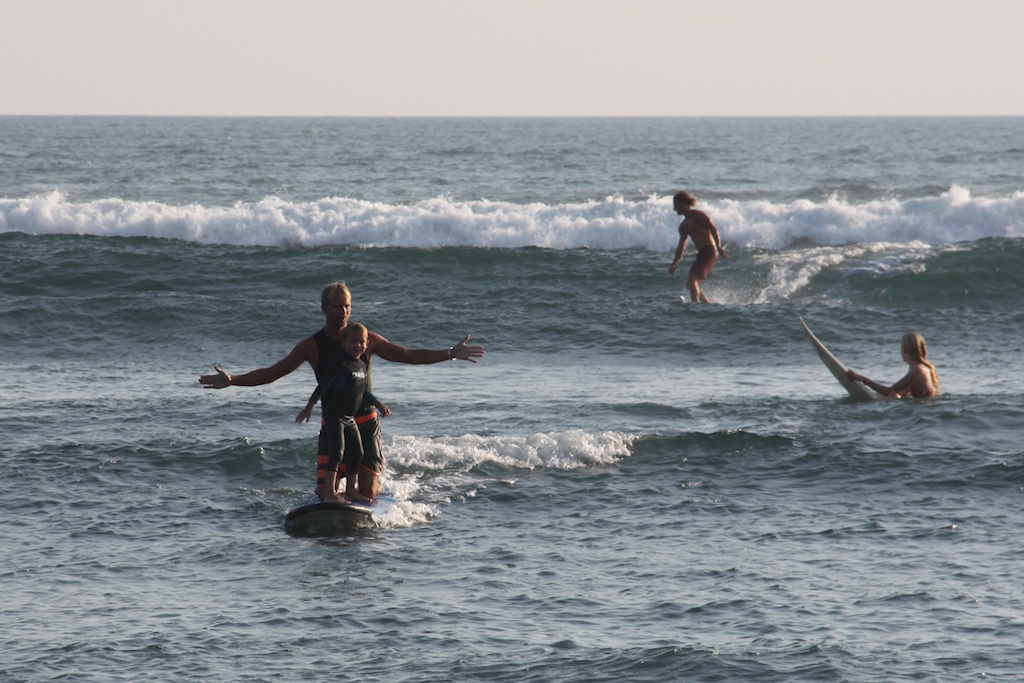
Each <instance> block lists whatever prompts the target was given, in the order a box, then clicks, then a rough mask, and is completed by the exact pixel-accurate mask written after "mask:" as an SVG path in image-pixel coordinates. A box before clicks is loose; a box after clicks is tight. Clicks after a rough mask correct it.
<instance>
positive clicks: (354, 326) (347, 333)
mask: <svg viewBox="0 0 1024 683" xmlns="http://www.w3.org/2000/svg"><path fill="white" fill-rule="evenodd" d="M369 334H370V332H369V330H367V329H366V325H363V324H362V323H349V324H348V325H345V329H343V330H342V331H341V338H342V339H348V338H349V337H354V336H358V337H361V338H366V337H367V336H369Z"/></svg>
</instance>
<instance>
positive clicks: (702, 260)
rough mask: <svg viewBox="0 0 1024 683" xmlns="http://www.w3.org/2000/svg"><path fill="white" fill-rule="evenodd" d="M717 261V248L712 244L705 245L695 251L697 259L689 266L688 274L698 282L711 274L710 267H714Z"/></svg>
mask: <svg viewBox="0 0 1024 683" xmlns="http://www.w3.org/2000/svg"><path fill="white" fill-rule="evenodd" d="M717 262H718V249H717V248H716V247H713V246H707V247H704V248H703V249H701V250H700V251H698V252H697V259H696V260H695V261H694V262H693V265H692V266H690V275H692V276H693V277H694V279H696V280H697V281H698V282H700V281H701V280H704V279H706V278H707V276H708V275H711V269H712V268H714V267H715V264H716V263H717Z"/></svg>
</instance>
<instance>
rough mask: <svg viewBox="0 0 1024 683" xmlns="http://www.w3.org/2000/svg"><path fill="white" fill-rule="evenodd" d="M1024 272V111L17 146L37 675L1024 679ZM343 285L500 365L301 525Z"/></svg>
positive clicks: (22, 618) (25, 667) (119, 133)
mask: <svg viewBox="0 0 1024 683" xmlns="http://www.w3.org/2000/svg"><path fill="white" fill-rule="evenodd" d="M678 189H687V190H689V191H691V192H692V193H693V194H695V195H696V196H697V198H698V201H699V203H698V208H702V209H704V210H705V211H707V212H708V214H709V215H710V216H711V217H712V219H713V220H714V221H715V223H716V224H717V226H718V228H719V230H720V232H721V234H722V236H723V238H724V240H725V243H726V248H727V249H728V250H729V252H730V254H731V258H729V259H728V260H721V261H719V263H718V265H717V267H716V268H715V270H714V272H713V274H712V275H711V277H710V278H709V279H708V280H707V282H706V291H707V293H708V295H709V296H710V298H711V299H712V301H713V303H712V304H711V305H695V304H691V303H689V302H688V297H687V296H685V294H686V293H685V291H684V281H685V272H686V270H687V269H688V268H689V264H690V263H691V262H692V258H693V252H692V251H690V252H689V253H688V254H687V256H686V258H685V260H684V262H683V265H682V266H681V268H680V274H679V275H677V276H676V277H669V276H668V274H667V268H668V265H669V262H670V260H671V256H672V251H673V249H674V246H675V243H676V239H677V233H676V226H677V225H678V217H677V216H675V215H674V214H673V212H672V199H671V197H672V194H673V193H674V192H675V191H676V190H678ZM1022 263H1024V119H1021V118H990V119H989V118H953V119H930V118H888V119H873V118H854V119H841V118H836V119H789V118H780V119H742V118H740V119H729V118H714V119H712V118H708V119H401V118H395V119H358V118H354V119H345V118H338V119H332V118H314V119H302V118H282V119H259V118H237V119H233V118H224V119H219V118H59V117H55V118H47V117H6V118H0V349H2V354H0V377H2V379H0V549H2V553H3V562H2V564H0V586H2V587H3V602H2V605H3V606H2V608H0V680H2V681H4V682H5V683H15V682H20V681H31V682H35V681H74V682H76V683H78V682H93V681H95V682H104V683H106V682H109V681H132V682H135V681H146V680H152V681H162V682H165V683H173V682H177V681H218V682H227V683H230V682H236V681H237V682H257V681H267V682H270V681H273V682H275V683H276V682H278V681H331V682H336V681H353V682H358V683H372V682H381V683H397V682H409V683H431V682H441V681H460V682H466V683H473V682H481V683H483V682H509V683H577V682H578V683H591V682H603V681H608V682H612V681H614V682H616V683H619V682H623V681H628V682H648V681H649V682H652V683H654V682H663V681H729V682H732V681H757V682H758V683H765V682H773V681H778V682H790V681H865V682H877V681H885V682H887V683H894V682H904V681H941V682H945V681H950V682H960V681H1022V680H1024V543H1022V537H1021V533H1022V529H1024V510H1022V507H1024V446H1022V443H1024V438H1022V431H1024V429H1022V428H1024V334H1022V331H1024V267H1022V265H1021V264H1022ZM335 280H344V281H345V282H347V284H348V285H349V287H350V288H351V290H352V292H353V297H354V311H353V315H352V319H353V320H354V321H359V322H363V323H364V324H366V325H367V326H368V327H369V328H370V329H371V330H373V331H375V332H378V333H380V334H382V335H384V336H385V337H387V338H388V339H390V340H391V341H393V342H396V343H399V344H402V345H406V346H409V347H413V348H434V349H437V348H447V347H448V346H450V345H452V344H454V343H455V342H456V341H458V340H459V339H461V338H462V337H463V336H464V335H466V334H471V335H472V340H471V343H479V344H482V345H484V346H485V347H486V350H487V353H486V356H484V358H483V359H481V361H480V362H479V363H478V364H475V365H474V364H470V363H465V362H455V363H449V362H445V363H440V364H435V365H426V366H409V365H400V364H393V363H388V362H386V361H381V360H378V361H376V362H375V364H374V389H375V393H376V394H377V395H378V397H379V398H381V400H383V401H384V402H385V403H387V404H388V405H389V406H390V407H391V409H392V411H393V414H392V415H391V417H389V418H387V419H386V420H384V422H383V425H384V434H385V451H386V457H387V465H388V469H387V472H386V475H385V482H386V484H387V486H388V487H389V488H390V489H391V490H392V491H393V492H394V495H395V497H396V499H397V501H398V502H397V504H396V506H395V507H394V508H393V509H392V510H391V512H389V513H388V514H387V515H386V516H385V517H383V518H382V519H380V520H379V522H378V524H377V526H375V527H374V528H371V529H363V530H353V531H352V532H351V533H347V534H342V535H339V536H336V537H332V538H298V537H293V536H290V535H288V534H287V533H285V531H284V528H283V519H284V515H285V514H286V512H287V511H288V510H289V509H291V508H293V507H295V506H296V505H299V504H301V503H303V502H305V501H307V500H308V499H309V496H310V494H311V491H312V486H313V480H314V469H315V438H316V429H317V428H316V426H315V425H314V424H296V423H295V422H294V416H295V415H296V413H298V411H299V410H300V409H301V408H302V407H303V405H304V403H305V400H306V398H307V397H308V395H309V393H310V391H311V390H312V389H313V387H314V385H315V381H314V378H313V373H312V372H311V371H310V369H309V368H308V367H303V368H301V369H299V370H298V371H296V372H294V373H292V374H291V375H288V376H286V377H284V378H283V379H281V380H279V381H278V382H276V383H273V384H270V385H265V386H261V387H252V388H245V387H231V388H228V389H224V390H219V391H216V390H206V389H203V388H202V387H201V386H200V385H199V383H198V381H197V379H198V377H199V375H201V374H204V373H208V372H210V371H211V369H212V366H213V365H214V364H218V365H220V366H222V367H223V368H225V369H226V370H227V371H228V372H231V373H240V372H244V371H247V370H251V369H254V368H259V367H265V366H268V365H271V364H273V363H274V362H276V361H278V360H280V359H281V358H283V357H284V356H285V355H286V354H287V353H288V352H289V351H290V350H291V349H292V347H293V346H294V345H295V344H296V343H297V342H298V341H300V340H301V339H303V338H305V337H306V336H308V335H310V334H312V333H313V332H315V331H316V330H317V329H319V327H320V326H321V325H322V324H323V315H322V313H321V311H320V308H319V292H320V289H321V288H322V287H323V286H324V285H325V284H327V283H329V282H332V281H335ZM800 317H803V318H804V319H805V320H806V321H807V323H808V324H809V325H810V327H811V328H812V329H813V330H814V332H815V333H816V334H817V335H818V337H819V338H820V339H821V340H822V341H823V342H824V343H825V344H826V345H828V346H829V348H830V349H831V350H832V352H833V353H835V354H836V355H837V356H838V357H839V358H840V360H842V361H843V362H845V363H846V364H847V365H848V366H850V367H852V368H854V369H856V370H858V371H860V372H862V373H864V374H867V375H868V376H870V377H872V378H874V379H876V380H878V381H882V382H890V383H891V382H894V381H895V380H897V379H898V378H899V377H900V376H902V374H903V373H904V372H905V369H906V366H905V364H904V363H903V362H902V361H901V359H900V353H899V343H900V337H901V336H902V335H903V334H904V333H905V332H907V331H911V330H916V331H918V332H920V333H921V334H922V335H923V336H924V337H925V339H926V340H927V342H928V348H929V359H930V360H932V361H933V362H934V363H935V365H936V367H937V368H938V371H939V375H940V378H941V387H942V394H941V396H940V397H938V398H935V399H925V400H906V401H880V402H856V401H854V400H852V399H850V398H848V397H847V396H846V394H845V393H844V391H843V389H842V388H841V387H840V386H839V384H838V383H837V382H836V381H835V380H834V379H833V377H832V376H831V375H830V374H829V372H828V371H827V370H826V369H825V367H824V366H823V365H822V364H821V363H820V362H819V360H818V358H817V357H816V356H815V354H814V352H813V350H812V348H811V346H810V344H809V343H808V340H807V339H806V337H805V336H804V333H803V331H802V329H801V327H800V324H799V318H800Z"/></svg>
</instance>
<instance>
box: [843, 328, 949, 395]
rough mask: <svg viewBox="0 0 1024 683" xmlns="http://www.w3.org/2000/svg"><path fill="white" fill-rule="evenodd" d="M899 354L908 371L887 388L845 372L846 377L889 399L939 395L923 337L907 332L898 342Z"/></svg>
mask: <svg viewBox="0 0 1024 683" xmlns="http://www.w3.org/2000/svg"><path fill="white" fill-rule="evenodd" d="M900 353H901V354H902V356H903V361H904V362H905V363H906V364H907V365H909V366H910V370H909V371H908V372H907V374H906V375H904V376H903V378H902V379H900V380H899V381H898V382H896V384H893V385H892V386H891V387H887V386H885V385H884V384H879V383H878V382H873V381H871V380H870V379H868V378H867V377H865V376H864V375H861V374H859V373H856V372H854V371H853V370H847V371H846V376H847V377H849V378H850V379H852V380H855V381H857V382H860V383H861V384H863V385H864V386H866V387H868V388H869V389H872V390H873V391H876V392H878V393H879V394H882V395H883V396H888V397H890V398H905V397H907V396H911V397H913V398H927V397H929V396H938V395H939V373H938V372H936V370H935V366H934V365H932V364H931V363H929V362H928V347H927V346H925V343H924V337H922V336H921V335H919V334H918V333H917V332H908V333H907V334H905V335H903V340H902V341H901V342H900Z"/></svg>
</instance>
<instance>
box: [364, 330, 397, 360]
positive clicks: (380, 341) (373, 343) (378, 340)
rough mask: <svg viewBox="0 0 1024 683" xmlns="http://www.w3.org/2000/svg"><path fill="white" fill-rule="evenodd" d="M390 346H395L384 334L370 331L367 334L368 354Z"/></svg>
mask: <svg viewBox="0 0 1024 683" xmlns="http://www.w3.org/2000/svg"><path fill="white" fill-rule="evenodd" d="M388 346H394V344H392V343H391V342H389V341H388V340H387V339H386V338H385V337H384V335H382V334H378V333H376V332H368V333H367V335H366V354H367V355H373V353H374V352H375V351H379V350H381V349H384V348H386V347H388ZM378 355H380V354H379V353H378Z"/></svg>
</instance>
